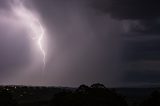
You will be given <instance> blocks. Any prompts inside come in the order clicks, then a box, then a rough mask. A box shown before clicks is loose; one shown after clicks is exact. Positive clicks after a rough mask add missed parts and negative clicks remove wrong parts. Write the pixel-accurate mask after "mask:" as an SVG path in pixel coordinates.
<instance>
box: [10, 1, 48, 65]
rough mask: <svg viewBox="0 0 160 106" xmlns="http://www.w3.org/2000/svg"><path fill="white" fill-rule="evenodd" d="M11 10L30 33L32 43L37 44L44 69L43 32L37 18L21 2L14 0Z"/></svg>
mask: <svg viewBox="0 0 160 106" xmlns="http://www.w3.org/2000/svg"><path fill="white" fill-rule="evenodd" d="M12 10H13V13H14V14H15V16H17V17H18V18H19V19H20V20H21V21H22V23H23V24H24V25H25V26H26V27H27V28H28V29H29V30H30V31H31V34H30V36H31V38H32V39H33V41H34V42H35V43H37V45H38V47H39V50H40V51H41V54H42V55H43V64H44V68H45V64H46V62H45V60H46V52H45V49H44V44H43V41H44V36H45V30H44V27H43V26H42V24H41V22H40V20H39V18H38V16H37V15H36V14H35V13H33V12H32V11H30V10H29V9H28V8H27V7H25V6H24V5H23V2H22V1H21V0H14V5H12Z"/></svg>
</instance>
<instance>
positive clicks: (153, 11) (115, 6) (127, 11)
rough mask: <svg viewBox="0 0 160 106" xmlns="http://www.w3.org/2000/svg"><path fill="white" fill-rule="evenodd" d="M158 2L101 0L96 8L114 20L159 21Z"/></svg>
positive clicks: (96, 4) (96, 3)
mask: <svg viewBox="0 0 160 106" xmlns="http://www.w3.org/2000/svg"><path fill="white" fill-rule="evenodd" d="M159 4H160V3H159V2H158V1H151V0H149V1H146V0H101V1H96V2H95V4H94V7H95V8H97V9H99V10H101V11H102V12H106V13H109V14H110V15H111V16H112V17H113V18H117V19H122V20H124V19H129V20H146V19H157V18H158V17H159V16H160V13H159V10H160V7H159Z"/></svg>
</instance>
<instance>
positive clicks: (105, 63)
mask: <svg viewBox="0 0 160 106" xmlns="http://www.w3.org/2000/svg"><path fill="white" fill-rule="evenodd" d="M14 1H20V2H22V3H23V4H24V5H25V7H26V8H27V9H28V10H30V11H31V12H33V14H34V13H36V15H37V16H38V18H39V19H40V22H41V24H43V27H44V28H45V41H44V42H45V51H46V66H45V69H43V62H42V54H41V53H40V50H39V49H38V48H37V46H36V45H35V43H33V40H32V39H31V38H30V36H29V35H30V32H31V31H30V32H29V30H28V29H27V28H26V26H24V25H22V22H21V21H19V19H18V18H16V16H14V14H13V13H12V10H13V8H11V7H14V6H16V5H15V4H14ZM159 10H160V3H158V2H154V1H150V0H149V1H146V0H1V1H0V84H2V85H8V84H9V85H34V86H37V85H43V86H79V85H80V84H88V85H90V84H93V83H96V82H99V83H103V84H104V85H105V86H107V87H119V86H146V85H147V86H152V85H158V84H159V83H160V36H159V35H160V11H159Z"/></svg>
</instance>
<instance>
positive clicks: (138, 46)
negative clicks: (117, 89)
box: [93, 0, 160, 83]
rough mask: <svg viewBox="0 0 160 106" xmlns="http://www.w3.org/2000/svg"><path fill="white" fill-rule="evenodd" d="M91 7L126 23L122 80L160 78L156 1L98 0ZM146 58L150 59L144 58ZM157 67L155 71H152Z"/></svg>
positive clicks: (136, 80) (159, 23)
mask: <svg viewBox="0 0 160 106" xmlns="http://www.w3.org/2000/svg"><path fill="white" fill-rule="evenodd" d="M94 3H95V4H93V8H95V10H97V11H98V12H101V14H109V15H110V16H111V17H112V18H114V19H117V20H122V21H124V22H126V23H127V24H126V23H124V24H125V27H126V28H127V32H126V34H124V36H123V35H121V36H122V37H123V38H124V39H125V40H124V52H123V53H124V56H123V59H124V70H125V72H124V73H123V74H124V78H122V79H123V81H122V82H129V83H135V82H136V83H146V82H148V83H154V82H160V78H159V75H160V72H159V69H160V66H159V64H158V63H159V62H155V61H159V60H160V49H159V48H160V43H159V41H160V36H159V35H160V30H159V28H160V12H159V10H160V6H159V5H160V2H159V1H151V0H149V1H146V0H101V1H96V0H95V2H94ZM148 61H150V62H148ZM154 70H157V71H154Z"/></svg>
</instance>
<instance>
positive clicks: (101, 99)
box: [0, 84, 160, 106]
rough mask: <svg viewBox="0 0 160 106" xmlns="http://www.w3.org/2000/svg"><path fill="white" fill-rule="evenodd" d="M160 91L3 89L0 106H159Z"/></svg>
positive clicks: (1, 90) (101, 86) (8, 87)
mask: <svg viewBox="0 0 160 106" xmlns="http://www.w3.org/2000/svg"><path fill="white" fill-rule="evenodd" d="M159 90H160V88H158V87H156V88H155V87H154V88H106V87H105V86H103V85H102V84H93V85H91V86H90V87H89V86H86V85H81V86H80V87H78V88H65V87H28V86H1V87H0V106H160V93H159Z"/></svg>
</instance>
